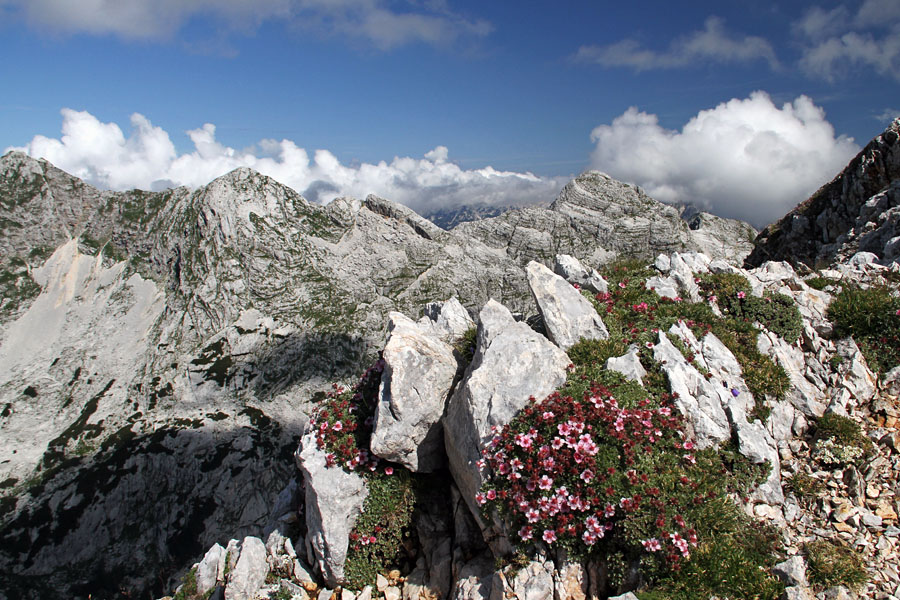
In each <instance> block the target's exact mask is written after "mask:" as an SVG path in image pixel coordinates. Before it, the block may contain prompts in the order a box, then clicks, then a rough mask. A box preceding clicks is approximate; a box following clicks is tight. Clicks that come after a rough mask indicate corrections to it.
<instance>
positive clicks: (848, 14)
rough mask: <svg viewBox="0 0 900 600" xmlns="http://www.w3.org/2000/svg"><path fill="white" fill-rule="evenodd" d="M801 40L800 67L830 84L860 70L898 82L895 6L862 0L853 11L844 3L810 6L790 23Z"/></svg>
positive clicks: (898, 8)
mask: <svg viewBox="0 0 900 600" xmlns="http://www.w3.org/2000/svg"><path fill="white" fill-rule="evenodd" d="M793 29H794V31H795V32H796V33H798V34H799V35H800V37H801V39H802V56H801V58H800V67H801V69H803V71H805V72H806V74H807V75H809V76H811V77H815V78H821V79H824V80H826V81H829V82H832V83H833V82H835V81H837V80H838V79H841V78H843V77H846V76H847V75H849V74H850V73H852V72H853V71H854V70H856V69H859V68H870V69H874V70H875V71H876V72H877V73H879V74H880V75H884V76H886V77H891V78H893V79H896V80H897V81H900V3H898V2H897V1H896V0H866V1H865V2H863V3H862V5H860V7H859V9H858V10H857V11H856V12H855V13H854V12H852V11H851V10H850V9H849V8H847V7H846V6H844V5H840V6H837V7H835V8H833V9H831V10H829V11H826V10H824V9H822V8H820V7H818V6H814V7H812V8H810V9H809V10H808V11H807V12H806V13H805V14H804V15H803V17H801V18H800V19H799V20H797V21H796V22H795V23H794V24H793Z"/></svg>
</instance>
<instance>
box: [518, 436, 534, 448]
mask: <svg viewBox="0 0 900 600" xmlns="http://www.w3.org/2000/svg"><path fill="white" fill-rule="evenodd" d="M531 442H532V439H531V436H530V435H527V434H524V433H517V434H516V444H518V445H519V446H520V447H521V448H522V449H523V450H528V449H529V448H531Z"/></svg>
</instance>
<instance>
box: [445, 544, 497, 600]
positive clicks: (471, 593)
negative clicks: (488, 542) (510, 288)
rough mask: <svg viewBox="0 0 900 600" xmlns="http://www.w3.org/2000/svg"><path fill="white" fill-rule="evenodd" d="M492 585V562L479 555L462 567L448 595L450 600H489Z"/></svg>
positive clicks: (489, 558) (486, 557)
mask: <svg viewBox="0 0 900 600" xmlns="http://www.w3.org/2000/svg"><path fill="white" fill-rule="evenodd" d="M493 585H494V561H493V559H492V558H491V557H490V556H486V555H479V556H476V557H475V558H473V559H472V560H470V561H469V562H467V563H465V564H464V565H462V567H461V568H460V570H459V574H458V575H457V577H456V583H455V585H454V586H453V592H452V593H451V594H450V598H451V600H490V599H491V598H492V595H491V590H492V588H493Z"/></svg>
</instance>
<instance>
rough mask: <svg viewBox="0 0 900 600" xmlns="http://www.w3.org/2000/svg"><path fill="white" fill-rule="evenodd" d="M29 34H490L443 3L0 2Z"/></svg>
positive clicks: (433, 37)
mask: <svg viewBox="0 0 900 600" xmlns="http://www.w3.org/2000/svg"><path fill="white" fill-rule="evenodd" d="M3 4H6V5H8V6H10V7H12V8H13V9H14V10H13V14H16V15H18V16H19V17H20V18H22V19H23V20H24V21H25V22H26V23H28V24H29V25H30V26H32V27H34V28H36V29H41V30H47V31H51V32H55V33H60V34H79V33H83V34H90V35H115V36H117V37H119V38H122V39H126V40H166V39H170V38H172V37H175V36H176V35H177V34H178V33H179V31H181V30H182V28H184V27H185V26H186V25H187V24H188V23H189V22H190V21H191V20H192V19H197V18H208V19H210V20H211V21H212V22H213V23H214V24H215V26H216V28H217V29H218V32H219V34H220V35H227V34H229V33H245V34H249V33H252V32H254V31H256V29H257V28H259V27H260V26H261V25H262V24H263V23H264V22H266V21H279V22H282V23H285V24H287V25H289V26H291V27H295V28H299V29H303V30H305V31H314V32H316V33H317V34H322V35H336V36H346V37H350V38H354V39H362V40H366V41H368V42H370V43H371V44H373V45H374V46H376V47H378V48H380V49H383V50H387V49H391V48H394V47H396V46H401V45H404V44H407V43H414V42H423V43H427V44H446V43H451V42H453V41H454V40H456V39H458V38H460V37H463V36H475V37H481V36H484V35H487V34H488V33H490V32H491V31H492V30H493V26H492V25H491V24H490V23H489V22H487V21H485V20H482V19H475V20H472V19H468V18H466V17H464V16H462V15H460V14H457V13H455V12H453V11H452V10H450V9H449V7H448V6H447V5H446V2H445V1H443V0H433V1H431V2H424V3H421V2H414V1H408V2H405V3H399V4H398V3H396V2H394V3H389V2H386V1H384V0H190V1H188V0H115V1H113V2H111V1H110V0H78V2H72V1H71V0H0V7H2V5H3Z"/></svg>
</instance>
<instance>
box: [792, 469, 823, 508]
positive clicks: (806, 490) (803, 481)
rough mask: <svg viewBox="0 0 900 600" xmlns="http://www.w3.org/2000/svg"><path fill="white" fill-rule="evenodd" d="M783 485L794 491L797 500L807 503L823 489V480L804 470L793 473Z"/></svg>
mask: <svg viewBox="0 0 900 600" xmlns="http://www.w3.org/2000/svg"><path fill="white" fill-rule="evenodd" d="M785 486H786V487H787V488H788V489H789V490H790V491H791V492H793V493H794V495H795V496H796V497H797V499H798V500H800V501H801V502H803V503H804V504H807V505H808V504H809V503H811V502H812V501H814V500H815V499H816V497H817V496H818V495H819V494H821V493H822V492H824V491H825V482H823V481H822V480H821V479H819V478H817V477H813V476H812V475H810V474H808V473H806V472H805V471H799V472H797V473H795V474H794V476H793V477H791V478H790V479H789V480H787V481H786V482H785Z"/></svg>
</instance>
